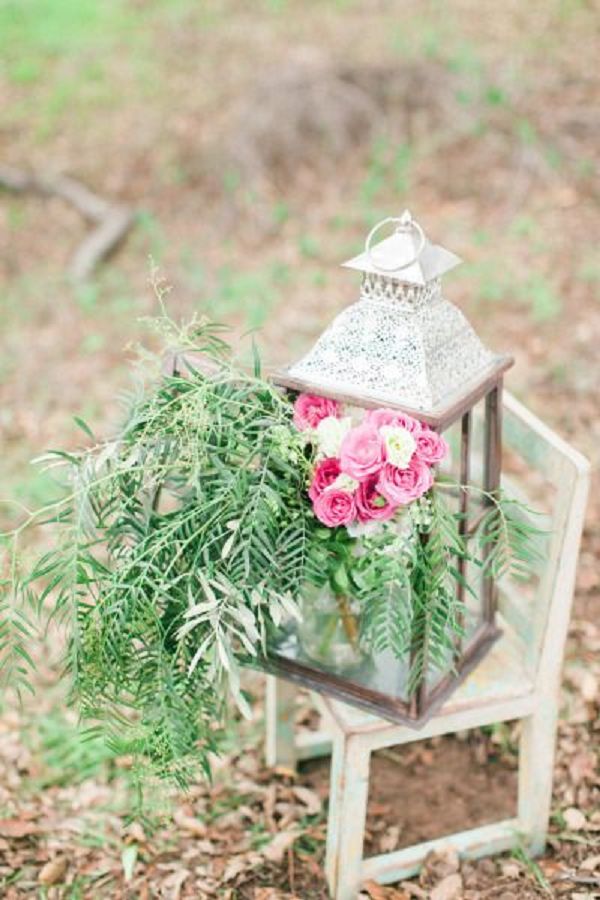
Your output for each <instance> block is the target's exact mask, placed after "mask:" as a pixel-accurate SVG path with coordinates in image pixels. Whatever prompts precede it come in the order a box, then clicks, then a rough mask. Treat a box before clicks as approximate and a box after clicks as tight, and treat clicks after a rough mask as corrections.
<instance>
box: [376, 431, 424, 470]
mask: <svg viewBox="0 0 600 900" xmlns="http://www.w3.org/2000/svg"><path fill="white" fill-rule="evenodd" d="M379 434H380V435H381V436H382V438H383V442H384V444H385V449H386V455H387V460H388V462H389V463H391V464H392V465H393V466H397V467H398V468H399V469H406V467H407V466H408V464H409V462H410V460H411V457H412V455H413V453H414V452H415V450H416V449H417V442H416V441H415V439H414V437H413V435H412V434H411V433H410V431H408V430H407V429H406V428H401V427H400V426H397V425H382V427H381V428H380V429H379Z"/></svg>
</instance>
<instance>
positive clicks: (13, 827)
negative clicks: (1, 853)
mask: <svg viewBox="0 0 600 900" xmlns="http://www.w3.org/2000/svg"><path fill="white" fill-rule="evenodd" d="M39 833H40V829H39V827H38V826H37V825H35V824H34V823H33V822H28V821H27V820H26V819H0V834H1V835H3V836H4V837H11V838H24V837H30V836H31V835H32V834H39Z"/></svg>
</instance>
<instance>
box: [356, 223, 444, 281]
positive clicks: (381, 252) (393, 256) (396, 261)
mask: <svg viewBox="0 0 600 900" xmlns="http://www.w3.org/2000/svg"><path fill="white" fill-rule="evenodd" d="M386 225H394V226H395V228H394V232H393V234H391V235H390V236H389V237H387V238H384V239H383V240H382V241H380V242H379V243H378V244H375V245H373V238H374V237H375V235H376V234H377V233H378V232H379V231H380V230H381V229H382V228H384V227H385V226H386ZM460 261H461V260H460V258H459V257H458V256H456V254H454V253H451V252H450V251H449V250H446V249H444V247H440V246H438V245H437V244H432V243H431V242H430V241H429V239H428V238H427V236H426V234H425V232H424V230H423V228H422V227H421V225H419V223H418V222H417V221H416V219H414V218H413V217H412V215H411V213H410V211H409V210H408V209H405V210H404V212H403V213H402V215H400V216H398V217H394V216H390V217H389V218H387V219H382V220H381V222H378V223H377V224H376V225H375V226H374V227H373V228H372V229H371V231H370V232H369V234H368V235H367V239H366V241H365V249H364V252H363V253H361V254H359V255H358V256H355V257H354V258H353V259H349V260H348V261H347V262H345V263H342V265H344V266H346V267H347V268H349V269H358V270H359V271H360V272H367V273H370V274H372V275H385V276H387V277H388V278H391V279H393V280H395V281H400V282H402V283H404V284H417V285H425V284H427V283H428V282H429V281H433V280H434V279H435V278H439V277H440V275H443V274H444V273H445V272H448V271H449V270H450V269H453V268H454V267H455V266H457V265H458V264H459V262H460Z"/></svg>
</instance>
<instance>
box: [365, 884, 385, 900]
mask: <svg viewBox="0 0 600 900" xmlns="http://www.w3.org/2000/svg"><path fill="white" fill-rule="evenodd" d="M363 890H365V891H366V892H367V894H368V895H369V897H370V898H371V900H387V898H388V894H387V891H386V889H385V888H384V887H382V886H381V885H380V884H377V882H376V881H366V882H365V883H364V884H363Z"/></svg>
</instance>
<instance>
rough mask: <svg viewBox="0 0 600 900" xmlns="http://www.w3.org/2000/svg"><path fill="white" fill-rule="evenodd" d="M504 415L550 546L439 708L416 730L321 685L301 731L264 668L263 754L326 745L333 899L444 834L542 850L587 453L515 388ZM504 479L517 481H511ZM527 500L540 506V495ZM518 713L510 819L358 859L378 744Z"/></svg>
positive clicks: (392, 875)
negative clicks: (316, 714) (313, 717)
mask: <svg viewBox="0 0 600 900" xmlns="http://www.w3.org/2000/svg"><path fill="white" fill-rule="evenodd" d="M504 421H505V424H504V445H505V449H506V450H507V452H508V453H512V454H514V455H515V456H518V457H520V459H521V460H522V462H524V463H525V464H526V466H527V467H528V469H529V470H531V471H530V475H529V477H528V482H529V484H530V485H531V486H533V487H534V488H535V486H536V479H537V489H538V492H539V491H540V490H542V491H543V496H544V497H545V498H546V500H547V501H549V502H547V506H548V508H549V513H548V548H547V555H546V557H545V559H544V561H543V564H542V567H541V571H540V573H539V579H538V583H537V586H536V588H535V590H534V591H529V592H528V591H527V590H526V589H525V588H523V589H521V588H520V587H515V585H514V583H512V582H511V583H510V584H508V583H507V584H501V585H500V597H499V612H498V624H499V625H500V627H501V629H502V631H503V634H502V637H501V638H500V639H499V640H498V641H497V642H496V644H495V645H494V647H493V648H492V650H491V651H490V652H489V654H488V655H487V656H486V657H485V659H484V660H483V661H482V662H481V663H480V665H479V666H478V667H477V668H476V669H475V671H474V672H473V673H472V674H471V675H469V676H468V678H467V679H466V681H465V682H464V683H463V684H462V685H461V686H460V687H459V688H458V689H457V690H456V691H455V692H454V694H452V696H451V697H450V698H449V699H448V700H447V701H446V703H445V704H444V705H443V706H442V707H441V709H439V711H438V712H437V713H436V714H435V715H434V716H433V718H431V719H430V720H429V721H428V722H426V724H425V725H424V726H423V728H422V729H421V730H419V731H415V730H414V729H413V728H407V727H406V726H404V725H397V724H392V723H390V722H388V721H385V720H383V719H380V718H378V717H376V716H373V715H371V714H369V713H366V712H363V711H361V710H358V709H355V708H353V707H351V706H347V705H345V704H343V703H341V702H339V701H336V700H332V699H331V698H328V697H318V696H316V695H315V702H316V704H317V705H318V708H319V709H320V711H321V713H322V716H323V724H324V729H323V731H319V732H309V733H307V732H305V733H303V734H300V735H298V736H296V737H295V735H294V728H293V715H294V697H295V693H296V690H297V688H295V687H294V686H293V685H291V684H289V683H287V682H283V681H278V680H276V679H275V678H273V677H271V676H270V677H269V679H268V687H267V749H266V755H267V762H268V764H270V765H275V764H279V765H287V766H294V765H295V764H296V762H297V761H298V760H302V759H308V758H311V757H316V756H322V755H328V754H329V753H331V783H330V798H329V822H328V831H327V855H326V874H327V880H328V884H329V888H330V891H331V895H332V897H333V898H334V900H355V898H356V897H357V895H358V893H359V891H360V885H361V883H362V882H363V881H365V880H369V879H372V880H375V881H377V882H380V883H382V884H386V883H390V882H394V881H398V880H400V879H402V878H406V877H409V876H411V875H414V874H416V873H417V872H418V871H419V868H420V866H421V864H422V862H423V860H424V858H425V856H426V855H427V854H428V853H429V852H430V851H431V850H434V849H435V848H436V847H440V846H441V845H446V846H447V845H451V846H453V847H454V848H455V849H456V850H457V851H458V853H459V854H460V855H461V856H462V857H465V858H470V859H474V858H477V857H481V856H487V855H490V854H493V853H499V852H502V851H505V850H509V849H511V848H513V847H515V846H519V845H520V846H523V847H524V848H525V849H526V850H527V851H528V852H529V853H530V854H532V855H536V854H540V853H541V852H542V851H543V849H544V845H545V841H546V832H547V827H548V819H549V815H550V803H551V796H552V770H553V760H554V744H555V734H556V725H557V717H558V703H559V693H560V671H561V665H562V658H563V652H564V646H565V641H566V637H567V630H568V624H569V617H570V611H571V602H572V597H573V586H574V580H575V571H576V564H577V554H578V548H579V541H580V537H581V530H582V526H583V518H584V512H585V505H586V497H587V487H588V473H589V463H588V462H587V460H586V459H585V458H584V457H583V456H581V454H579V453H578V452H577V451H575V450H573V449H572V448H571V447H570V446H569V445H568V444H566V443H565V442H564V441H563V440H561V439H560V438H559V437H558V436H557V435H556V434H554V433H553V432H552V431H551V430H550V429H549V428H548V427H547V426H546V425H544V424H543V423H542V422H541V421H540V420H539V419H537V418H536V417H535V416H534V415H533V414H532V413H530V412H529V411H528V410H527V409H525V407H524V406H522V405H521V404H520V403H519V402H518V401H517V400H515V399H514V397H511V396H510V395H508V394H507V395H505V399H504ZM505 487H506V489H507V490H508V491H509V492H510V485H508V484H506V485H505ZM528 493H529V492H528ZM521 499H522V495H521ZM530 502H531V505H532V507H533V508H535V500H531V501H530ZM538 524H539V523H538ZM511 719H520V720H521V732H520V745H519V775H518V808H517V811H516V817H515V818H512V819H508V820H505V821H501V822H496V823H494V824H491V825H484V826H483V827H480V828H473V829H470V830H468V831H463V832H461V833H458V834H452V835H448V836H445V837H443V838H440V839H438V840H433V841H427V842H426V843H422V844H418V845H416V846H413V847H407V848H405V849H402V850H397V851H394V852H391V853H385V854H382V855H380V856H374V857H370V858H368V859H363V836H364V828H365V817H366V809H367V798H368V788H369V762H370V755H371V753H372V752H373V751H374V750H379V749H381V748H383V747H389V746H392V745H397V744H404V743H409V742H411V741H416V740H422V739H425V738H430V737H433V736H435V735H442V734H448V733H451V732H455V731H462V730H464V729H468V728H475V727H478V726H481V725H490V724H492V723H495V722H505V721H508V720H511ZM398 799H399V800H400V799H401V798H398Z"/></svg>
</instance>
